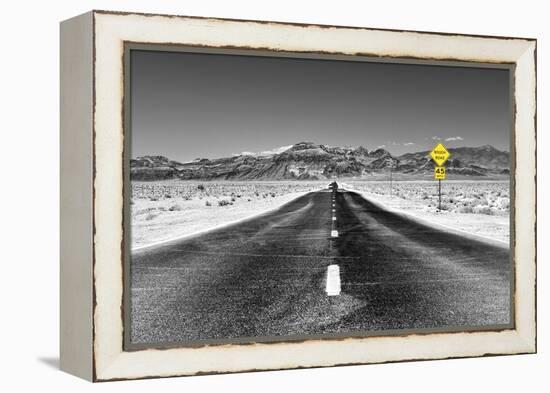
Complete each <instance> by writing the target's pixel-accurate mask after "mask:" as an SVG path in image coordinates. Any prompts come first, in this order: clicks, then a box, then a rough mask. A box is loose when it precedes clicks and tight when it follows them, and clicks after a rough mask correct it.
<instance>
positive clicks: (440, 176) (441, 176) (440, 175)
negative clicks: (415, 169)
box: [434, 166, 445, 180]
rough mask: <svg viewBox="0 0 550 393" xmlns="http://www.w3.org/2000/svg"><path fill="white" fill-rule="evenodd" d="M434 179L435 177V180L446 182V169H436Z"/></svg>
mask: <svg viewBox="0 0 550 393" xmlns="http://www.w3.org/2000/svg"><path fill="white" fill-rule="evenodd" d="M434 177H435V180H445V167H444V166H436V167H435V168H434Z"/></svg>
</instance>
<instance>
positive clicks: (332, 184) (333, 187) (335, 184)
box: [328, 181, 338, 190]
mask: <svg viewBox="0 0 550 393" xmlns="http://www.w3.org/2000/svg"><path fill="white" fill-rule="evenodd" d="M328 188H329V189H332V190H337V189H338V183H336V182H335V181H333V182H332V183H330V184H329V185H328Z"/></svg>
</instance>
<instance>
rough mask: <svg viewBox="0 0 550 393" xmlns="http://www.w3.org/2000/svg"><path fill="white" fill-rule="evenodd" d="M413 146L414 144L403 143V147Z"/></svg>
mask: <svg viewBox="0 0 550 393" xmlns="http://www.w3.org/2000/svg"><path fill="white" fill-rule="evenodd" d="M414 144H415V143H414V142H405V143H403V146H412V145H414Z"/></svg>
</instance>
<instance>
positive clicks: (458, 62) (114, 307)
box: [60, 11, 536, 381]
mask: <svg viewBox="0 0 550 393" xmlns="http://www.w3.org/2000/svg"><path fill="white" fill-rule="evenodd" d="M535 92H536V40H534V39H530V38H511V37H485V36H472V35H461V34H442V33H431V32H430V33H428V32H414V31H394V30H381V29H370V28H362V27H340V26H321V25H300V24H290V23H275V22H263V21H242V20H221V19H213V18H197V17H184V16H171V15H149V14H134V13H118V12H106V11H92V12H89V13H87V14H84V15H81V16H78V17H75V18H73V19H70V20H67V21H65V22H62V24H61V211H62V212H61V295H60V296H61V333H60V334H61V349H60V351H61V368H62V369H63V370H65V371H67V372H70V373H72V374H75V375H78V376H80V377H83V378H86V379H88V380H92V381H108V380H120V379H136V378H149V377H166V376H184V375H198V374H210V373H231V372H242V371H249V370H277V369H288V368H304V367H327V366H336V365H346V364H368V363H382V362H395V361H410V360H425V359H444V358H459V357H474V356H487V355H505V354H525V353H534V352H536V307H535V304H536V249H535V235H536V159H535V158H536V100H535Z"/></svg>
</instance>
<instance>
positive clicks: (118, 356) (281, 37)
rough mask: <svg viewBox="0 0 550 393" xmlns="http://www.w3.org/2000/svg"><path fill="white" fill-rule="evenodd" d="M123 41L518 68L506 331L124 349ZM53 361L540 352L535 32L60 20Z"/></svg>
mask: <svg viewBox="0 0 550 393" xmlns="http://www.w3.org/2000/svg"><path fill="white" fill-rule="evenodd" d="M124 42H139V43H154V44H166V43H170V44H178V45H179V44H181V45H187V46H203V47H204V46H207V47H224V48H238V49H261V50H269V51H285V52H299V53H302V54H307V53H334V54H340V55H359V54H360V55H371V56H382V57H398V58H417V59H429V60H456V61H475V62H483V63H512V64H515V67H516V68H515V77H514V86H515V95H514V96H515V110H516V112H515V146H514V148H515V154H516V160H515V162H516V167H515V173H514V176H515V182H516V190H519V191H518V192H517V193H516V194H515V220H514V225H515V233H516V236H515V255H514V257H515V297H514V299H515V329H511V330H504V331H498V332H491V331H487V332H468V333H437V334H436V333H434V334H425V335H409V336H391V337H370V338H347V339H332V340H310V341H306V342H302V343H288V342H287V343H270V344H265V343H264V344H260V343H257V344H253V345H237V344H235V345H221V346H210V347H209V346H205V347H200V348H173V349H165V350H154V349H147V350H137V351H131V352H125V351H124V350H123V317H122V295H123V282H124V280H123V263H122V259H123V144H124V140H123V94H124V84H123V53H124ZM61 52H62V53H61V182H62V184H61V211H62V213H61V368H62V369H63V370H65V371H67V372H70V373H72V374H75V375H78V376H80V377H83V378H85V379H88V380H93V381H105V380H115V379H133V378H145V377H157V376H178V375H193V374H198V373H219V372H237V371H246V370H271V369H286V368H296V367H324V366H333V365H343V364H359V363H379V362H390V361H406V360H416V359H441V358H449V357H470V356H483V355H496V354H518V353H533V352H535V351H536V306H535V304H536V303H535V296H536V247H535V246H536V245H535V235H536V233H535V232H536V160H535V155H536V101H535V96H536V94H535V92H536V41H535V40H533V39H520V38H499V37H479V36H466V35H450V34H437V33H420V32H404V31H387V30H376V29H365V28H348V27H330V26H316V25H296V24H284V23H271V22H269V23H266V22H256V21H236V20H220V19H208V18H191V17H179V16H178V17H175V16H166V15H165V16H162V15H145V14H122V13H111V12H103V11H92V12H89V13H87V14H84V15H81V16H79V17H75V18H73V19H70V20H68V21H65V22H63V23H62V25H61Z"/></svg>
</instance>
